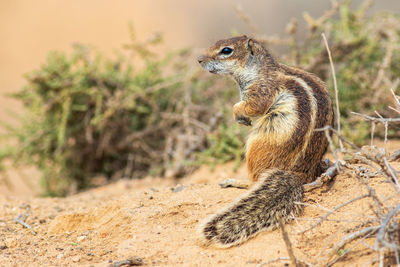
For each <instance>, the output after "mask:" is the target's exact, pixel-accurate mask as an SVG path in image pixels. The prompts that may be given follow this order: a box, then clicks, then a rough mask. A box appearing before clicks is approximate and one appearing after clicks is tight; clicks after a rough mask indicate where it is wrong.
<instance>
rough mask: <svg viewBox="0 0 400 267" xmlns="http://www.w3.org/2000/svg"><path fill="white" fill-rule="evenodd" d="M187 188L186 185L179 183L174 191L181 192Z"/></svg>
mask: <svg viewBox="0 0 400 267" xmlns="http://www.w3.org/2000/svg"><path fill="white" fill-rule="evenodd" d="M185 188H186V185H177V186H176V187H175V188H174V189H173V190H172V192H174V193H178V192H181V191H182V190H183V189H185Z"/></svg>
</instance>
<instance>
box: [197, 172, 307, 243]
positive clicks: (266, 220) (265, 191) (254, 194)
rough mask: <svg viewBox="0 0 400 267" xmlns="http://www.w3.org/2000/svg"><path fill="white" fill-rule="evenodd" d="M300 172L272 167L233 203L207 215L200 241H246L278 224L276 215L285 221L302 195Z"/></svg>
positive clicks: (297, 206)
mask: <svg viewBox="0 0 400 267" xmlns="http://www.w3.org/2000/svg"><path fill="white" fill-rule="evenodd" d="M300 175H301V174H297V173H293V172H287V171H282V170H277V169H275V170H271V171H268V172H266V173H264V174H263V175H262V177H261V178H260V181H259V182H258V183H257V184H256V185H255V186H254V187H253V188H252V189H250V191H249V192H248V193H247V194H246V195H244V196H242V197H241V198H239V200H237V201H236V202H235V203H234V204H233V205H231V206H229V207H227V208H225V209H224V210H222V211H220V212H218V213H217V214H215V215H213V216H211V217H210V218H208V219H206V221H205V223H203V225H202V226H201V236H202V239H203V243H205V244H206V245H212V246H216V247H219V248H227V247H231V246H235V245H238V244H240V243H243V242H245V241H246V240H248V239H250V238H251V237H253V236H255V235H257V234H258V233H260V232H261V231H265V230H268V229H273V228H275V227H276V226H277V224H278V222H277V216H279V217H280V218H282V220H283V221H284V222H286V221H287V220H288V219H289V214H291V213H292V214H294V215H298V214H299V213H300V211H301V206H300V205H297V204H295V202H296V201H301V200H302V197H303V187H302V183H301V181H302V179H303V178H302V177H298V176H300Z"/></svg>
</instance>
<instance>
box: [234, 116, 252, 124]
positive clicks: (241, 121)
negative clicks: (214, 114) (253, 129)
mask: <svg viewBox="0 0 400 267" xmlns="http://www.w3.org/2000/svg"><path fill="white" fill-rule="evenodd" d="M236 121H237V122H238V123H239V124H243V125H246V126H251V120H250V119H249V118H247V117H238V118H236Z"/></svg>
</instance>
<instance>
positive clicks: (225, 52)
mask: <svg viewBox="0 0 400 267" xmlns="http://www.w3.org/2000/svg"><path fill="white" fill-rule="evenodd" d="M232 52H233V49H232V48H230V47H224V48H222V49H221V51H220V52H219V53H220V54H223V55H229V54H231V53H232Z"/></svg>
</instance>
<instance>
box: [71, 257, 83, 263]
mask: <svg viewBox="0 0 400 267" xmlns="http://www.w3.org/2000/svg"><path fill="white" fill-rule="evenodd" d="M80 260H81V257H80V256H74V257H72V261H73V262H79V261H80Z"/></svg>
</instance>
